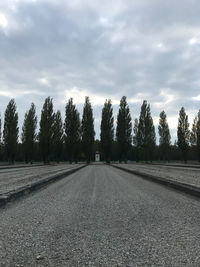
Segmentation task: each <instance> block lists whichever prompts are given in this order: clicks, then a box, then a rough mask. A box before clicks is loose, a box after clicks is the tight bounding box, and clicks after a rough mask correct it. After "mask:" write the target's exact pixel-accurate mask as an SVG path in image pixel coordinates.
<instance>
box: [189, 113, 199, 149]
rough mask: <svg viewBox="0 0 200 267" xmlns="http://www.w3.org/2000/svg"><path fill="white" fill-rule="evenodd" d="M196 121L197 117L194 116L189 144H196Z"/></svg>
mask: <svg viewBox="0 0 200 267" xmlns="http://www.w3.org/2000/svg"><path fill="white" fill-rule="evenodd" d="M197 122H198V117H197V116H195V118H194V120H193V124H192V129H191V132H190V144H191V146H196V145H197Z"/></svg>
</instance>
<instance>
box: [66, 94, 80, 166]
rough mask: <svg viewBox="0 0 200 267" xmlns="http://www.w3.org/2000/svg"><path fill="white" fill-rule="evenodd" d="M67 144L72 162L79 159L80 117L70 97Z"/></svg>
mask: <svg viewBox="0 0 200 267" xmlns="http://www.w3.org/2000/svg"><path fill="white" fill-rule="evenodd" d="M64 128H65V144H66V149H67V153H68V156H69V161H70V163H72V162H73V160H75V161H76V162H77V161H78V154H79V151H80V140H81V132H80V131H81V129H80V117H79V112H78V110H77V109H76V106H75V105H74V104H73V99H72V98H70V99H69V101H68V103H67V104H66V107H65V125H64Z"/></svg>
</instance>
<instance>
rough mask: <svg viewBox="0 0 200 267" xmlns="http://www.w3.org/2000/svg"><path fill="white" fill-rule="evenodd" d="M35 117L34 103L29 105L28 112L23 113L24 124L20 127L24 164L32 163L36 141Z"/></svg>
mask: <svg viewBox="0 0 200 267" xmlns="http://www.w3.org/2000/svg"><path fill="white" fill-rule="evenodd" d="M36 127H37V116H36V108H35V105H34V103H32V104H31V107H30V109H29V111H27V112H26V113H25V117H24V124H23V127H22V145H23V151H24V157H25V162H26V163H28V162H32V160H33V155H34V144H35V141H36Z"/></svg>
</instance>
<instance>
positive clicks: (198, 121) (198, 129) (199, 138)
mask: <svg viewBox="0 0 200 267" xmlns="http://www.w3.org/2000/svg"><path fill="white" fill-rule="evenodd" d="M190 144H191V146H192V147H193V148H194V149H195V152H197V156H198V160H199V162H200V110H199V111H198V114H197V116H195V118H194V121H193V124H192V129H191V132H190Z"/></svg>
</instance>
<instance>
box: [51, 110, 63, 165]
mask: <svg viewBox="0 0 200 267" xmlns="http://www.w3.org/2000/svg"><path fill="white" fill-rule="evenodd" d="M62 152H63V123H62V117H61V113H60V110H58V111H57V112H56V113H55V114H54V122H53V154H54V158H55V160H56V161H57V163H58V162H60V159H61V155H62Z"/></svg>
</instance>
